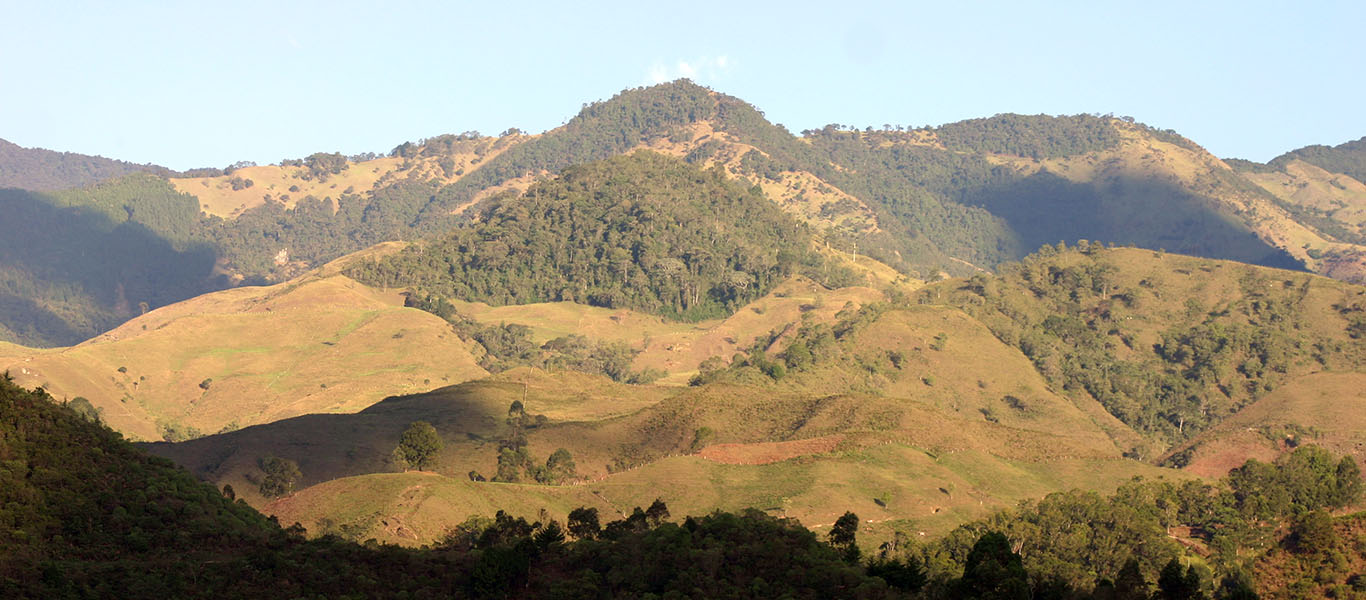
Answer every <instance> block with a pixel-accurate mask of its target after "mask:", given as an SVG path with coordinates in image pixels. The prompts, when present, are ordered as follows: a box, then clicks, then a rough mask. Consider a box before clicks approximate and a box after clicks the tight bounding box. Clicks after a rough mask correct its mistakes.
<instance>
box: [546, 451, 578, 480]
mask: <svg viewBox="0 0 1366 600" xmlns="http://www.w3.org/2000/svg"><path fill="white" fill-rule="evenodd" d="M545 470H546V472H547V474H548V475H549V478H550V482H551V483H559V482H561V481H564V480H565V479H568V478H570V477H573V476H574V475H575V466H574V456H573V455H572V454H570V453H569V451H568V450H565V449H564V448H560V449H557V450H555V451H554V452H552V453H551V454H550V458H547V459H546V461H545Z"/></svg>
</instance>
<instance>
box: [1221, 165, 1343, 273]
mask: <svg viewBox="0 0 1366 600" xmlns="http://www.w3.org/2000/svg"><path fill="white" fill-rule="evenodd" d="M1299 152H1300V151H1296V152H1291V153H1288V154H1285V155H1283V156H1281V157H1278V158H1277V159H1276V160H1273V161H1271V163H1269V164H1268V165H1260V164H1257V163H1251V162H1248V161H1230V164H1231V165H1233V166H1234V167H1235V168H1236V169H1238V171H1239V173H1240V175H1241V176H1242V177H1244V178H1246V179H1248V180H1250V181H1252V182H1254V183H1256V184H1257V185H1259V186H1261V187H1262V188H1263V189H1264V190H1266V191H1267V192H1268V193H1269V194H1271V195H1272V196H1274V197H1275V200H1276V202H1277V203H1278V204H1279V205H1280V206H1281V207H1282V208H1283V209H1284V210H1285V211H1286V212H1288V213H1289V214H1290V215H1292V216H1293V217H1294V218H1295V219H1296V220H1297V221H1299V222H1300V223H1302V224H1304V225H1305V226H1306V227H1308V228H1310V229H1312V230H1313V231H1314V232H1316V233H1317V234H1318V236H1319V239H1313V238H1312V237H1306V238H1305V239H1304V241H1303V242H1302V243H1301V248H1302V250H1303V251H1304V253H1305V255H1306V257H1307V258H1308V259H1309V260H1308V261H1307V263H1308V264H1310V265H1313V266H1314V267H1315V269H1316V270H1317V271H1318V272H1320V273H1323V274H1326V275H1330V276H1332V277H1334V278H1337V279H1343V280H1346V281H1353V282H1357V283H1360V282H1362V281H1366V266H1363V265H1366V259H1364V258H1363V257H1366V249H1363V248H1362V244H1366V231H1364V230H1363V226H1364V225H1366V212H1364V211H1366V184H1362V183H1361V181H1360V180H1359V179H1355V178H1353V176H1352V175H1348V174H1345V173H1346V172H1348V171H1350V172H1356V173H1360V171H1359V170H1354V169H1353V168H1352V164H1351V162H1350V161H1338V160H1319V161H1318V163H1320V164H1322V165H1324V166H1326V167H1331V168H1333V169H1338V170H1336V171H1330V170H1327V169H1326V168H1325V167H1324V166H1319V164H1316V163H1314V162H1310V161H1309V158H1310V155H1308V154H1306V155H1304V156H1303V157H1302V156H1301V155H1300V154H1299ZM1325 152H1327V151H1326V150H1325ZM1329 154H1335V152H1329ZM1342 156H1343V158H1348V157H1351V156H1353V154H1352V153H1351V152H1350V151H1349V152H1346V153H1345V154H1343V155H1342Z"/></svg>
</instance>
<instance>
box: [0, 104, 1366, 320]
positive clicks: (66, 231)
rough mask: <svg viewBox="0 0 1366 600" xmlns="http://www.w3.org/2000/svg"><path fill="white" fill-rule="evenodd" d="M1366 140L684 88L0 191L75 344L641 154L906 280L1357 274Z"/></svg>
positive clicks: (28, 315)
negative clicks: (378, 150) (440, 129)
mask: <svg viewBox="0 0 1366 600" xmlns="http://www.w3.org/2000/svg"><path fill="white" fill-rule="evenodd" d="M1363 148H1366V145H1363V143H1361V142H1354V143H1350V144H1344V145H1342V146H1338V147H1336V148H1324V147H1309V148H1305V149H1301V150H1297V151H1295V152H1292V153H1289V154H1287V155H1285V156H1283V157H1280V158H1278V159H1276V160H1274V161H1271V163H1269V164H1268V165H1257V164H1253V163H1248V162H1246V161H1231V164H1232V167H1233V168H1230V164H1228V163H1225V162H1223V161H1220V160H1219V159H1218V158H1216V157H1214V156H1211V155H1209V154H1208V153H1207V152H1205V151H1204V150H1203V149H1201V148H1200V147H1199V146H1198V145H1196V144H1194V143H1193V142H1191V141H1189V140H1187V139H1185V138H1182V137H1181V136H1179V135H1177V134H1175V133H1173V132H1170V131H1162V130H1157V129H1154V128H1151V127H1147V126H1144V125H1141V124H1137V123H1133V122H1131V121H1128V120H1124V119H1116V118H1109V117H1096V116H1089V115H1078V116H1072V117H1047V116H1022V115H998V116H995V117H990V118H985V119H974V120H970V121H963V122H960V123H953V124H949V125H944V126H941V127H936V128H930V129H920V130H897V129H887V130H874V129H871V128H868V129H863V130H857V129H852V128H846V127H842V126H838V125H830V126H827V127H825V128H822V129H819V130H812V131H806V132H803V133H802V135H800V136H797V135H794V134H792V133H791V132H788V131H787V130H785V129H783V128H782V127H781V126H777V125H774V124H772V123H770V122H768V121H767V120H766V119H765V118H764V117H763V114H762V112H760V111H759V110H758V109H756V108H755V107H753V106H750V105H749V104H746V103H745V102H743V101H741V100H739V99H737V98H733V97H731V96H726V95H724V94H721V93H718V92H714V91H711V90H709V89H706V88H703V87H701V86H697V85H695V84H693V83H691V82H688V81H686V80H680V81H677V82H674V83H669V84H662V85H658V86H654V87H649V88H638V89H632V90H626V91H624V92H622V93H620V94H618V95H617V96H615V97H613V98H612V99H610V100H607V101H603V102H598V103H594V104H592V105H589V106H588V107H586V108H585V109H583V111H582V112H580V114H579V115H578V116H576V117H574V118H573V119H571V120H570V121H569V122H568V123H567V124H566V125H564V126H563V127H560V128H557V129H554V130H551V131H548V132H546V133H544V134H540V135H525V134H522V133H521V132H518V131H515V130H510V131H508V132H505V135H502V136H500V137H496V138H490V137H482V136H479V135H477V134H461V135H443V136H437V137H434V138H429V139H426V140H422V141H420V142H413V143H404V144H401V145H399V146H398V147H396V148H394V150H393V151H392V152H391V153H390V154H389V155H388V156H386V157H371V156H359V157H346V156H342V155H340V154H335V153H321V152H320V153H316V154H313V155H310V156H308V157H305V158H302V159H298V160H291V161H284V162H283V163H282V164H281V165H277V166H250V165H246V164H244V165H237V166H236V167H235V168H228V169H223V170H216V169H200V170H197V171H196V172H193V173H187V174H177V173H172V172H168V171H166V170H164V169H158V168H155V167H150V166H137V165H131V164H128V163H122V162H118V161H110V160H107V159H102V158H97V157H85V156H82V155H75V154H67V153H55V152H49V151H44V150H27V149H22V148H18V147H16V146H13V145H12V144H4V145H0V174H3V177H4V178H3V179H0V184H3V185H7V186H10V187H15V188H24V189H26V190H28V191H16V190H11V191H7V192H4V198H3V199H0V201H2V202H3V203H4V207H5V211H6V213H7V215H9V216H10V218H9V219H7V223H6V225H7V228H8V230H9V232H10V234H11V235H9V236H7V238H9V240H10V241H9V243H8V244H6V246H7V247H6V248H0V273H3V278H0V339H9V340H13V341H22V342H24V343H27V344H37V345H54V344H71V343H75V342H78V341H80V340H82V339H85V338H88V337H91V336H93V335H95V334H97V333H99V332H101V331H104V330H106V329H108V328H110V327H112V326H113V325H116V324H117V323H119V322H121V320H123V319H126V318H128V317H129V316H132V315H133V314H136V313H137V312H138V311H139V310H141V309H139V308H138V307H140V306H141V305H142V304H143V303H146V306H147V307H148V308H155V307H157V306H162V305H164V304H166V303H167V302H170V301H174V300H179V299H183V298H187V297H190V296H192V295H194V294H197V293H202V292H204V291H210V290H213V289H221V288H223V287H227V286H231V285H236V284H239V283H241V282H248V283H250V282H273V281H282V280H284V279H287V278H288V277H291V276H293V275H295V274H298V273H301V272H303V271H304V270H306V269H308V268H310V267H311V266H316V265H319V264H322V263H324V262H326V261H329V260H332V259H334V258H337V257H338V256H341V255H343V254H346V253H348V252H354V251H356V250H360V249H362V248H365V247H367V246H369V245H372V244H375V243H379V242H384V241H390V240H420V239H426V238H433V237H440V236H442V235H443V234H444V232H447V231H450V230H452V229H455V228H459V227H463V226H464V224H466V223H468V222H469V220H470V217H472V216H475V215H483V214H484V212H483V211H482V210H472V208H473V207H475V206H482V205H484V204H486V203H487V202H489V201H490V200H491V199H493V198H494V197H496V196H498V195H499V194H500V193H508V192H513V193H515V192H516V191H517V190H525V189H527V187H528V186H530V185H531V184H532V183H533V182H534V181H536V180H538V179H544V178H547V177H553V176H554V175H555V174H558V173H560V172H561V171H563V170H564V169H565V168H567V167H570V166H572V165H579V164H585V163H590V162H594V161H599V160H603V159H606V158H609V157H612V156H616V155H620V154H624V153H630V152H633V151H636V150H640V149H651V150H654V151H656V152H660V153H663V154H666V155H670V156H673V157H676V158H677V159H679V160H682V161H684V162H688V163H691V164H694V165H697V166H699V167H703V168H713V167H716V168H720V169H721V170H722V172H724V173H725V174H726V176H727V177H728V178H731V179H733V180H737V181H740V182H743V183H744V184H745V185H751V186H755V187H757V189H758V190H759V191H761V192H762V193H763V194H764V195H765V196H766V197H767V198H769V199H770V200H772V201H773V202H775V203H776V204H777V205H778V206H780V207H781V208H783V209H784V211H785V212H787V213H788V214H789V215H790V216H791V217H792V218H793V219H796V220H797V221H799V222H802V223H806V224H808V225H809V226H810V227H811V228H812V231H813V232H815V233H816V235H817V236H818V237H819V238H820V240H821V242H820V243H821V244H822V245H825V246H829V247H833V248H837V249H840V250H842V251H844V252H846V253H850V254H852V253H853V252H855V251H857V252H858V253H859V254H860V255H863V256H868V257H872V258H874V259H877V260H879V261H881V262H883V263H886V264H887V265H889V266H891V267H893V268H895V269H897V270H899V271H901V272H903V273H904V274H906V276H908V277H910V278H918V279H932V278H934V277H937V276H938V275H939V274H940V273H948V274H955V275H967V274H971V273H973V272H975V271H976V270H978V269H988V270H989V269H993V268H995V267H996V265H999V264H1000V263H1002V262H1004V261H1011V260H1017V259H1019V258H1020V257H1022V256H1024V255H1025V254H1027V253H1029V252H1031V251H1033V250H1034V249H1036V248H1038V247H1039V246H1040V245H1042V244H1045V243H1054V242H1057V241H1059V240H1064V241H1069V242H1070V241H1075V240H1078V239H1087V240H1095V241H1100V242H1106V243H1111V242H1113V243H1118V244H1121V245H1129V244H1132V245H1137V246H1140V247H1147V248H1152V249H1165V250H1168V251H1172V252H1179V253H1186V254H1193V255H1198V256H1206V257H1211V258H1227V259H1233V260H1239V261H1243V262H1249V263H1253V264H1263V265H1269V266H1280V267H1286V268H1300V269H1308V270H1311V271H1315V272H1321V273H1325V274H1328V275H1330V276H1334V277H1338V278H1341V279H1346V280H1353V281H1355V280H1360V279H1361V278H1362V277H1363V274H1364V273H1366V270H1363V269H1364V268H1363V264H1366V245H1363V242H1366V236H1364V235H1363V233H1362V227H1363V221H1366V204H1363V203H1364V202H1366V187H1363V186H1362V184H1361V182H1360V181H1359V180H1358V179H1356V177H1359V176H1361V172H1362V164H1363V160H1366V159H1363V158H1362V157H1363V155H1366V151H1364V150H1363ZM1300 165H1306V166H1308V170H1307V169H1306V168H1304V167H1301V166H1300ZM1311 170H1312V172H1310V171H1311ZM189 175H194V176H193V177H191V176H189ZM98 181H102V182H104V183H94V182H98ZM81 186H84V187H81ZM59 188H60V191H54V190H59ZM76 223H79V224H78V225H73V224H76ZM91 244H94V246H95V247H92V248H89V249H88V250H84V251H82V253H80V254H77V255H72V253H71V252H70V248H74V247H80V246H83V245H84V246H87V247H89V246H91ZM154 248H159V249H154ZM673 258H680V259H681V258H682V257H673ZM111 263H112V264H111ZM96 265H98V266H96ZM151 279H155V282H154V283H153V282H151V281H150V280H151Z"/></svg>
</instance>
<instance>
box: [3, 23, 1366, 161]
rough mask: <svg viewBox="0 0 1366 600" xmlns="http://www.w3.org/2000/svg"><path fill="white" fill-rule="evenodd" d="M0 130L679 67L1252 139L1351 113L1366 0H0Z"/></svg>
mask: <svg viewBox="0 0 1366 600" xmlns="http://www.w3.org/2000/svg"><path fill="white" fill-rule="evenodd" d="M0 23H3V24H4V25H0V31H3V35H0V138H3V139H6V140H9V141H11V142H14V143H16V144H19V145H21V146H26V147H41V148H49V149H53V150H61V151H69V152H80V153H84V154H97V155H101V156H106V157H110V158H118V159H122V160H127V161H131V162H136V163H149V162H150V163H155V164H159V165H163V166H167V167H171V168H174V169H187V168H192V167H205V166H213V167H223V166H227V165H229V164H231V163H234V162H237V161H243V160H247V161H253V162H257V163H260V164H266V163H274V162H278V161H280V160H282V159H286V158H298V157H303V156H306V155H308V154H311V153H313V152H320V151H321V152H343V153H346V154H357V153H361V152H376V153H386V152H388V151H389V150H390V149H392V148H393V147H394V146H397V145H399V144H400V143H402V142H404V141H410V140H414V141H415V140H419V139H422V138H426V137H432V136H436V135H440V134H443V133H460V132H464V131H471V130H473V131H480V132H483V133H485V134H497V133H500V132H502V131H504V130H506V129H508V128H511V127H516V128H519V129H522V130H524V131H528V132H533V133H535V132H540V131H544V130H546V129H550V128H554V127H557V126H559V125H561V124H563V123H564V122H565V121H567V120H569V119H570V118H572V117H573V116H574V115H575V114H576V113H578V111H579V110H580V109H581V108H582V106H583V105H584V104H586V103H589V102H595V101H599V100H605V99H608V98H610V97H611V96H613V95H614V94H616V93H617V92H619V91H621V90H623V89H626V88H632V87H638V86H643V85H652V84H655V83H658V82H662V81H668V80H672V79H675V78H678V77H688V78H691V79H693V80H694V81H696V82H698V83H700V84H703V85H706V86H708V87H711V88H712V89H715V90H717V91H719V92H723V93H726V94H730V95H732V96H736V97H739V98H741V99H743V100H745V101H747V102H749V103H751V104H754V105H755V106H757V107H758V108H759V109H760V110H762V111H764V113H765V114H766V115H767V116H768V118H769V119H770V120H771V121H774V122H777V123H782V124H784V125H786V126H787V128H788V129H789V130H792V131H801V130H803V129H815V128H820V127H822V126H824V125H825V124H827V123H840V124H844V125H852V126H857V127H860V128H862V127H865V126H873V127H875V128H876V127H881V126H883V125H884V124H892V125H906V126H917V127H918V126H923V125H939V124H943V123H948V122H953V121H958V120H962V119H968V118H975V117H985V116H990V115H994V114H998V113H1005V112H1014V113H1028V114H1038V113H1047V114H1076V113H1095V114H1109V113H1113V114H1114V115H1117V116H1132V117H1135V118H1136V119H1138V120H1139V121H1142V122H1144V123H1147V124H1149V125H1152V126H1155V127H1159V128H1163V129H1174V130H1176V131H1177V132H1179V133H1181V134H1182V135H1185V136H1187V137H1189V138H1191V139H1193V140H1194V141H1196V142H1197V143H1199V144H1201V145H1203V146H1204V147H1205V148H1207V149H1209V150H1210V151H1211V152H1213V153H1214V154H1216V155H1218V156H1221V157H1239V158H1249V159H1253V160H1258V161H1265V160H1268V159H1270V158H1273V157H1275V156H1276V155H1278V154H1281V153H1282V152H1285V151H1288V150H1292V149H1295V148H1299V147H1302V146H1305V145H1309V144H1329V145H1334V144H1339V143H1342V142H1345V141H1349V140H1354V139H1357V138H1360V137H1363V136H1366V111H1363V110H1362V108H1363V106H1366V102H1363V99H1366V35H1362V34H1361V32H1360V26H1361V24H1362V23H1366V2H1359V1H1344V2H1327V1H1324V2H1297V3H1292V2H1256V1H1249V0H1244V1H1242V2H1199V1H1196V2H1192V1H1190V0H1186V1H1183V2H1095V1H1094V0H1092V1H1088V2H1052V3H1030V2H1019V1H1018V0H1017V1H1014V2H974V1H970V0H960V1H955V2H949V1H937V2H886V3H878V2H857V1H847V0H841V1H838V2H829V1H827V2H800V1H787V2H737V1H735V0H730V1H726V2H709V1H693V2H687V3H651V2H640V1H639V0H636V1H631V2H592V1H583V2H544V3H537V2H532V3H513V2H507V3H499V2H487V1H484V2H478V3H474V2H455V1H447V2H403V1H389V2H345V1H327V2H311V1H294V2H288V1H276V2H227V3H225V2H196V1H189V0H186V1H181V2H135V1H125V2H117V3H115V2H80V1H62V0H53V1H51V2H29V1H24V0H0Z"/></svg>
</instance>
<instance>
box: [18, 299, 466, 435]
mask: <svg viewBox="0 0 1366 600" xmlns="http://www.w3.org/2000/svg"><path fill="white" fill-rule="evenodd" d="M473 350H474V349H473V347H472V346H471V344H470V343H469V342H467V341H464V340H461V339H460V338H459V337H458V336H457V335H456V334H455V332H453V331H451V328H450V326H449V324H447V323H446V322H445V321H443V320H441V319H440V318H437V317H435V316H433V315H430V314H428V313H424V312H422V311H418V310H415V309H411V308H404V307H403V301H402V298H400V297H399V296H398V295H397V294H386V293H383V292H380V291H377V290H373V289H370V288H366V287H365V286H361V285H359V284H357V283H355V282H353V281H351V280H349V279H347V278H345V277H343V276H340V275H336V274H331V275H327V274H325V272H319V273H317V274H314V275H309V276H305V277H302V278H300V279H297V280H293V281H291V282H288V283H283V284H277V285H274V286H269V287H242V288H236V289H232V290H226V291H222V292H217V293H213V294H208V295H204V296H200V297H197V298H194V299H191V300H187V301H184V302H180V303H176V304H173V305H170V306H167V307H164V308H161V309H157V310H153V311H151V312H148V313H147V314H145V315H142V316H140V317H137V318H135V319H133V320H131V321H129V322H127V323H124V324H123V325H122V326H120V327H118V328H116V329H114V330H112V331H109V332H107V333H104V334H102V335H100V336H98V337H96V338H94V339H92V340H89V341H87V342H85V343H82V344H79V345H77V346H72V347H67V348H54V349H48V350H31V349H28V348H23V347H19V346H12V345H8V346H5V347H3V348H0V370H8V371H9V372H10V373H11V375H12V376H13V377H14V378H15V380H16V381H18V382H20V383H21V384H23V385H32V386H42V387H43V388H45V389H46V390H48V391H49V392H51V393H53V394H55V395H57V396H58V397H60V398H65V399H67V400H71V399H74V398H77V397H82V398H86V399H87V400H88V401H89V402H90V403H91V404H92V405H93V406H94V407H95V408H96V409H97V410H98V411H99V413H100V416H101V418H102V419H103V420H104V421H105V422H107V423H108V424H109V425H110V426H111V427H114V428H115V429H117V430H119V431H121V432H123V433H124V434H125V435H127V436H129V437H130V438H132V439H142V440H159V439H163V438H169V439H185V438H187V437H194V436H198V435H201V432H203V433H211V432H216V431H221V430H230V429H234V428H237V427H244V426H247V425H252V424H257V423H267V422H270V421H274V420H278V419H282V418H286V417H291V416H295V415H300V414H305V413H314V412H353V411H356V410H359V409H361V408H364V407H365V406H366V405H367V404H368V403H369V402H373V399H374V398H379V397H383V396H384V395H387V394H395V393H405V392H414V391H418V390H423V389H429V388H430V387H435V386H439V385H441V384H442V383H454V382H460V381H465V380H468V379H473V378H477V377H482V376H484V375H485V374H486V372H485V371H484V370H483V369H482V368H480V367H479V366H478V364H476V359H475V356H474V355H473V354H472V351H473Z"/></svg>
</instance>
